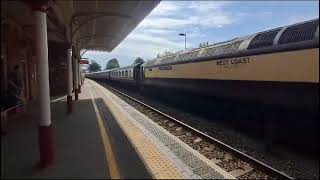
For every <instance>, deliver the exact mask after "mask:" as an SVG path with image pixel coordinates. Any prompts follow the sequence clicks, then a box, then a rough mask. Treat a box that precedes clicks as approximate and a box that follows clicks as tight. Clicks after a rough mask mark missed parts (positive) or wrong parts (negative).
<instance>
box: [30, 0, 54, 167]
mask: <svg viewBox="0 0 320 180" xmlns="http://www.w3.org/2000/svg"><path fill="white" fill-rule="evenodd" d="M47 8H48V3H47V1H39V2H35V1H32V12H33V19H34V34H33V35H34V40H35V42H34V44H35V57H36V61H37V63H38V73H39V82H38V84H39V86H38V88H39V97H38V100H39V114H40V118H39V120H38V123H39V128H38V137H39V152H40V162H39V163H38V165H39V167H40V168H46V167H48V166H50V165H52V164H53V159H54V152H53V132H52V125H51V110H50V87H49V67H48V39H47V19H46V9H47Z"/></svg>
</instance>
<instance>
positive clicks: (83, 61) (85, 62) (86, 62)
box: [80, 60, 89, 64]
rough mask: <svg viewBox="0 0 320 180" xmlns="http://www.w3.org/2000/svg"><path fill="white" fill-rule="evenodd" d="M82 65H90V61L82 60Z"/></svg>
mask: <svg viewBox="0 0 320 180" xmlns="http://www.w3.org/2000/svg"><path fill="white" fill-rule="evenodd" d="M80 64H89V61H88V60H80Z"/></svg>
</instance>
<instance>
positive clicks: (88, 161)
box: [1, 80, 233, 179]
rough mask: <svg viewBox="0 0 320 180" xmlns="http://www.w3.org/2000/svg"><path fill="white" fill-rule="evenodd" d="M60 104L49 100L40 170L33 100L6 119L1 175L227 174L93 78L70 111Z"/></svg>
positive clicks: (178, 176) (182, 176) (181, 176)
mask: <svg viewBox="0 0 320 180" xmlns="http://www.w3.org/2000/svg"><path fill="white" fill-rule="evenodd" d="M65 106H66V97H61V98H58V99H55V100H51V116H52V122H53V123H52V126H53V128H52V129H53V141H54V143H53V145H54V148H53V149H54V153H53V154H54V158H53V159H54V161H53V164H52V165H51V166H49V167H47V168H44V169H40V168H38V167H37V166H35V165H36V162H37V161H38V159H39V157H38V152H37V150H38V147H37V144H38V143H37V138H36V136H37V124H36V120H34V119H36V116H37V115H38V114H39V113H37V108H36V107H37V106H36V104H30V105H29V106H28V107H26V108H25V109H26V110H25V111H26V113H28V114H31V116H30V115H29V116H25V115H23V114H21V115H19V116H18V117H15V118H14V119H11V120H8V123H7V130H8V133H7V135H5V136H2V137H1V178H155V179H158V178H166V179H169V178H170V179H171V178H174V179H186V178H228V179H229V178H233V177H232V176H231V175H229V174H228V173H226V172H225V171H223V170H222V169H220V168H219V167H217V166H216V165H214V164H213V163H212V162H211V161H208V160H206V159H205V158H204V157H202V156H201V155H200V154H198V153H197V152H196V151H194V150H192V148H188V147H187V145H185V144H183V143H182V142H181V141H179V139H178V138H176V137H174V136H173V135H171V134H169V133H168V132H166V131H165V130H164V129H162V128H161V127H159V126H158V125H156V123H154V122H151V120H150V119H148V118H147V117H146V116H144V115H143V114H141V113H140V112H138V111H137V110H135V109H134V108H132V107H131V106H129V105H128V104H126V103H125V102H124V101H123V100H121V99H120V98H118V97H117V96H115V95H114V94H112V93H111V92H110V91H108V90H107V89H105V88H104V87H102V86H101V85H99V84H98V83H96V82H94V81H91V80H87V81H86V83H85V84H84V85H83V89H82V93H81V94H80V96H79V100H78V101H75V102H74V106H75V109H76V110H75V111H74V112H73V113H72V114H67V113H66V111H65ZM8 118H10V117H8ZM168 144H171V145H173V146H175V147H176V148H177V149H179V152H180V153H178V154H177V153H174V151H172V150H170V149H169V148H167V147H168ZM179 154H183V156H179ZM186 159H189V161H191V162H189V163H188V162H187V161H186Z"/></svg>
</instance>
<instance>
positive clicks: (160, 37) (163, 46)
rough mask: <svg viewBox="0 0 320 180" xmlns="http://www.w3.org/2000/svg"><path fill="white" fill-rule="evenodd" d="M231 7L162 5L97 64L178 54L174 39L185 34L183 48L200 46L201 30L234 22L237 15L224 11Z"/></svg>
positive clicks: (179, 44) (178, 45)
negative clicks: (170, 52)
mask: <svg viewBox="0 0 320 180" xmlns="http://www.w3.org/2000/svg"><path fill="white" fill-rule="evenodd" d="M231 3H232V2H222V1H218V2H216V1H214V2H210V1H202V2H188V1H186V2H183V1H162V2H161V3H160V4H159V5H158V6H157V7H156V8H155V9H154V10H153V11H152V12H151V13H150V15H149V16H147V17H146V18H145V19H144V20H143V21H142V22H141V23H140V24H139V26H138V27H137V28H136V29H135V30H134V31H133V32H132V33H131V34H129V36H128V37H127V38H126V39H125V40H124V41H123V42H122V43H121V44H120V45H119V46H118V47H117V48H116V49H115V50H113V51H112V53H110V54H107V53H105V54H104V55H103V58H104V60H103V61H102V60H101V61H100V60H99V61H98V63H101V64H100V65H102V66H103V67H104V66H105V63H106V62H105V61H107V60H108V59H111V58H114V57H115V58H117V59H118V60H119V64H120V65H128V64H132V62H133V60H134V59H135V58H136V57H138V56H139V57H142V58H143V59H145V60H149V59H152V58H154V57H156V55H157V54H158V53H162V52H164V51H165V50H168V51H178V50H182V49H184V39H183V37H179V36H178V34H179V33H182V32H184V33H187V39H188V40H187V47H189V48H190V47H193V46H197V45H198V44H199V43H200V42H196V39H197V38H201V37H202V38H203V37H205V35H204V33H203V31H202V30H201V28H221V27H224V26H226V25H229V24H232V23H235V22H236V21H237V20H238V14H239V13H234V12H232V13H228V12H227V11H226V10H225V9H226V6H227V5H228V4H231ZM192 42H194V43H195V45H193V44H192ZM93 54H94V53H90V54H88V55H93ZM101 56H102V54H101V53H98V54H97V55H96V56H94V57H96V59H99V58H100V57H101Z"/></svg>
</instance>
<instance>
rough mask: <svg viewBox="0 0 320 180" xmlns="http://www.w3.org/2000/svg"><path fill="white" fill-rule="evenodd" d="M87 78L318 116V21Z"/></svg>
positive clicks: (102, 72) (158, 58)
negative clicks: (268, 106)
mask: <svg viewBox="0 0 320 180" xmlns="http://www.w3.org/2000/svg"><path fill="white" fill-rule="evenodd" d="M85 77H86V78H90V79H93V80H98V81H103V82H117V83H121V84H126V85H128V86H133V87H136V89H137V90H138V91H142V92H143V91H146V90H147V89H149V88H153V89H158V90H159V89H166V91H170V90H172V91H181V92H190V93H193V94H201V95H205V96H208V97H220V98H226V99H234V100H239V101H246V102H253V103H263V104H267V105H272V106H281V107H288V108H294V109H304V110H308V111H314V112H317V111H318V108H319V19H313V20H309V21H304V22H300V23H296V24H292V25H288V26H283V27H278V28H274V29H270V30H266V31H262V32H257V33H254V34H251V35H248V36H244V37H238V38H234V39H231V40H228V41H224V42H220V43H215V44H212V45H209V46H206V47H201V48H195V49H191V50H188V51H183V52H178V53H174V54H170V55H167V56H163V57H157V58H154V59H151V60H149V61H147V62H145V63H143V64H133V65H130V66H126V67H120V68H116V69H110V70H106V71H100V72H94V73H86V74H85ZM159 93H161V90H160V91H159Z"/></svg>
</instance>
